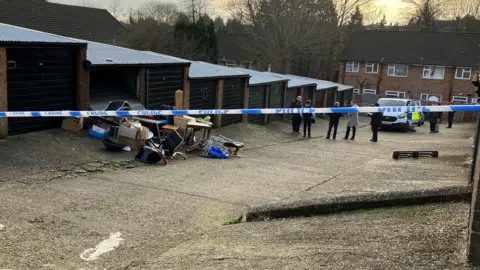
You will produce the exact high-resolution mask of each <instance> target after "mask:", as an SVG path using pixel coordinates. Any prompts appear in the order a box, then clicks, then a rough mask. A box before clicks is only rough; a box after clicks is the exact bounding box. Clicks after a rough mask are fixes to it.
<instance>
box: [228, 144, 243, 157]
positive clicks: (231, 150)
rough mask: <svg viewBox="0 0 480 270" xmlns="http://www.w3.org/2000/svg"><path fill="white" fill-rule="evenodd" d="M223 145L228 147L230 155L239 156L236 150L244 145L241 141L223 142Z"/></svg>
mask: <svg viewBox="0 0 480 270" xmlns="http://www.w3.org/2000/svg"><path fill="white" fill-rule="evenodd" d="M223 146H225V147H227V148H228V153H229V154H230V156H231V157H240V156H239V155H238V151H239V150H240V149H241V148H243V147H244V146H245V144H243V143H242V142H233V141H232V142H225V143H224V144H223Z"/></svg>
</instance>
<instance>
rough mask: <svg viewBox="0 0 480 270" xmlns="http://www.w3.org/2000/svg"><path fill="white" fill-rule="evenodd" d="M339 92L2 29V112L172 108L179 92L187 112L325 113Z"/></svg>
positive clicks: (10, 123) (29, 123) (294, 79)
mask: <svg viewBox="0 0 480 270" xmlns="http://www.w3.org/2000/svg"><path fill="white" fill-rule="evenodd" d="M342 87H345V86H342V85H339V84H335V83H331V82H325V81H319V80H313V79H310V78H303V77H298V76H293V75H281V74H276V73H269V72H258V71H253V70H245V69H237V68H227V67H223V66H218V65H214V64H210V63H204V62H195V61H189V60H184V59H179V58H175V57H171V56H166V55H161V54H157V53H152V52H142V51H136V50H131V49H126V48H121V47H115V46H111V45H106V44H100V43H95V42H88V41H83V40H76V39H71V38H65V37H61V36H57V35H52V34H48V33H42V32H38V31H33V30H29V29H25V28H20V27H16V26H11V25H6V24H0V111H50V110H104V109H105V108H106V106H107V105H108V103H109V102H110V101H128V102H129V103H130V105H132V107H133V108H134V109H149V110H156V109H161V108H162V106H163V105H170V106H173V105H174V104H175V91H176V90H179V89H180V90H183V91H184V108H186V109H241V108H284V107H288V106H289V105H290V102H291V101H292V100H293V99H295V98H296V97H297V96H298V95H301V96H303V97H304V99H305V100H312V101H313V102H314V104H315V105H316V106H319V105H321V107H326V106H330V105H332V104H333V101H334V100H337V98H338V97H337V96H336V95H337V94H339V93H341V92H342V91H341V90H342V89H341V88H342ZM347 88H348V87H347ZM349 89H351V87H350V88H349ZM329 93H331V94H329ZM5 97H6V98H5ZM279 118H281V116H279V115H269V116H265V115H249V116H246V115H222V116H214V121H215V126H217V127H220V126H225V125H230V124H234V123H239V122H246V121H249V122H252V123H257V124H265V123H268V122H270V121H274V120H276V119H279ZM60 120H61V119H58V118H9V119H8V120H7V119H6V118H0V137H5V136H8V135H15V134H21V133H26V132H31V131H38V130H44V129H49V128H55V127H59V126H60Z"/></svg>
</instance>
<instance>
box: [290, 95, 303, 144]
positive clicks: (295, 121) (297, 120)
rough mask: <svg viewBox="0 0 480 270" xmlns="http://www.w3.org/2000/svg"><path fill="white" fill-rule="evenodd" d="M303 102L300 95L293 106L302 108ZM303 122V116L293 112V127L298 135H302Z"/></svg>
mask: <svg viewBox="0 0 480 270" xmlns="http://www.w3.org/2000/svg"><path fill="white" fill-rule="evenodd" d="M302 105H303V102H302V97H301V96H298V97H297V102H296V103H295V104H292V108H294V109H295V108H296V109H300V108H302ZM301 124H302V116H301V115H300V113H295V114H293V117H292V129H293V134H294V135H296V136H298V135H300V125H301Z"/></svg>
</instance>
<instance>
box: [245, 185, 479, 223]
mask: <svg viewBox="0 0 480 270" xmlns="http://www.w3.org/2000/svg"><path fill="white" fill-rule="evenodd" d="M471 193H472V187H471V186H451V187H442V188H435V189H425V190H411V191H391V192H379V193H371V194H361V195H348V196H338V197H327V198H315V199H311V200H301V201H293V202H287V203H281V202H280V203H273V204H267V205H258V206H252V207H250V208H249V209H248V210H247V211H246V213H245V214H244V216H243V217H242V221H243V222H250V221H264V220H266V219H267V220H268V219H277V218H291V217H309V216H315V215H325V214H333V213H338V212H344V211H354V210H360V209H372V208H383V207H395V206H410V205H423V204H429V203H442V202H460V201H469V200H470V199H471Z"/></svg>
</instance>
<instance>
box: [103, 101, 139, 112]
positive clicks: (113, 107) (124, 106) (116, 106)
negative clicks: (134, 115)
mask: <svg viewBox="0 0 480 270" xmlns="http://www.w3.org/2000/svg"><path fill="white" fill-rule="evenodd" d="M131 109H132V106H130V104H128V101H110V102H109V103H108V105H107V107H106V108H105V111H130V110H131Z"/></svg>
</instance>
